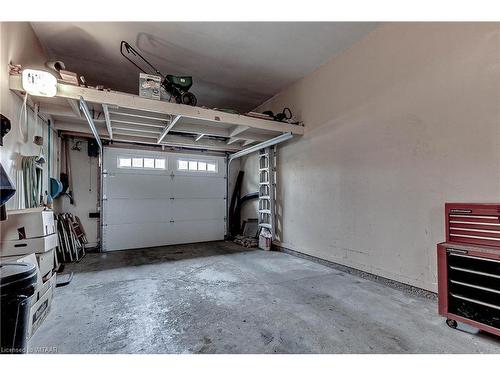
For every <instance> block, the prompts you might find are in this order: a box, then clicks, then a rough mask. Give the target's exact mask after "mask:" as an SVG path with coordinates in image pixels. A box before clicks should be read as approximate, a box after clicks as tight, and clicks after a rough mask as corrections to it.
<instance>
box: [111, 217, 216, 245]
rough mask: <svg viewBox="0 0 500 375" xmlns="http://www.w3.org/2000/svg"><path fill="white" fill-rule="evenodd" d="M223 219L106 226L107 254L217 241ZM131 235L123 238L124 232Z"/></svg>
mask: <svg viewBox="0 0 500 375" xmlns="http://www.w3.org/2000/svg"><path fill="white" fill-rule="evenodd" d="M224 227H225V221H224V220H193V221H180V222H175V223H148V225H146V226H141V227H140V230H138V229H139V227H138V226H137V224H135V223H133V224H109V225H107V226H106V232H107V235H106V243H105V244H104V245H105V246H106V250H107V251H113V250H126V249H138V248H144V247H155V246H165V245H175V244H182V243H194V242H205V241H217V240H223V239H224ZM124 232H125V233H133V234H134V235H133V236H124V235H123V233H124Z"/></svg>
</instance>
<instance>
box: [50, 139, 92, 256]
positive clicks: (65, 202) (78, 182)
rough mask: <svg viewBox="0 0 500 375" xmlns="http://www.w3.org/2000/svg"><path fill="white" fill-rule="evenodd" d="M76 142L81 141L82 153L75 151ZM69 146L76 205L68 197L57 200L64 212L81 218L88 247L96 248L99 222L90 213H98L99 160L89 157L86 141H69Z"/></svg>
mask: <svg viewBox="0 0 500 375" xmlns="http://www.w3.org/2000/svg"><path fill="white" fill-rule="evenodd" d="M76 141H81V143H80V145H79V147H80V151H77V150H73V146H74V145H75V142H76ZM68 145H69V161H70V166H71V178H72V179H73V198H74V202H73V203H74V204H71V203H70V200H69V198H68V197H66V196H64V197H61V198H58V199H57V200H60V201H61V206H60V209H61V210H62V212H70V213H72V214H73V215H76V216H78V217H79V218H80V221H81V222H82V225H83V229H84V230H85V233H86V235H87V240H88V241H89V244H88V245H87V246H88V247H95V246H97V245H98V226H99V220H98V219H96V218H89V213H90V212H97V211H98V206H99V203H98V196H99V194H98V189H99V159H98V158H95V157H92V158H91V157H89V156H88V153H87V140H86V139H82V138H76V139H73V140H69V141H68Z"/></svg>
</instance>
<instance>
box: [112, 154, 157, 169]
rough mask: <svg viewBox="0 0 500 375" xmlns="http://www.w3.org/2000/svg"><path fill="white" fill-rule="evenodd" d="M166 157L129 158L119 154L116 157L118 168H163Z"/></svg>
mask: <svg viewBox="0 0 500 375" xmlns="http://www.w3.org/2000/svg"><path fill="white" fill-rule="evenodd" d="M165 165H166V159H164V158H137V157H136V158H131V157H126V156H120V157H119V158H118V168H133V169H165Z"/></svg>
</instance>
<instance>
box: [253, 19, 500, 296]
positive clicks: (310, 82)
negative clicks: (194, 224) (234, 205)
mask: <svg viewBox="0 0 500 375" xmlns="http://www.w3.org/2000/svg"><path fill="white" fill-rule="evenodd" d="M285 105H286V106H289V107H290V108H292V110H293V111H295V112H296V113H297V114H298V115H299V118H300V119H302V120H303V121H304V122H305V124H306V132H305V135H304V136H303V137H302V139H300V140H297V141H293V142H291V143H289V144H287V145H285V146H280V148H279V153H280V162H279V172H280V179H279V184H280V190H281V200H280V202H278V203H279V204H278V206H279V212H280V216H281V218H280V220H281V221H282V225H281V229H282V244H283V246H285V247H288V248H291V249H294V250H298V251H301V252H304V253H307V254H311V255H314V256H317V257H320V258H324V259H328V260H330V261H333V262H337V263H341V264H345V265H348V266H352V267H355V268H358V269H361V270H365V271H368V272H371V273H374V274H377V275H381V276H384V277H388V278H391V279H394V280H398V281H401V282H403V283H408V284H411V285H415V286H418V287H421V288H425V289H428V290H433V291H436V257H435V252H436V250H435V244H436V243H438V242H441V241H442V240H443V239H444V228H443V226H444V225H443V220H444V219H443V205H444V202H447V201H464V202H468V201H472V202H487V201H494V202H498V201H500V24H498V23H489V24H488V23H392V24H384V25H382V26H380V27H379V28H378V29H376V30H375V31H373V32H372V33H371V34H369V35H368V36H367V37H366V38H365V39H363V40H362V41H360V42H359V43H357V44H356V45H354V46H352V47H351V48H350V49H349V50H347V51H346V52H344V53H342V54H341V55H339V56H337V57H336V58H334V59H333V60H332V61H330V62H329V63H328V64H326V65H324V66H322V67H321V68H319V69H318V70H317V71H315V72H313V73H312V74H310V75H309V76H307V77H305V78H303V79H301V80H300V81H298V82H296V83H295V84H294V85H292V86H291V87H289V88H287V89H286V90H284V91H283V92H281V93H280V94H278V95H277V96H276V97H274V98H272V99H271V100H270V101H268V102H267V103H265V104H264V105H262V106H261V107H259V109H260V110H265V109H272V110H275V111H276V110H281V109H282V108H283V106H285ZM244 163H245V162H244ZM246 163H247V165H249V166H254V163H252V162H248V161H246ZM246 172H247V173H246V174H247V176H248V175H249V174H250V173H256V170H255V168H252V169H251V170H247V171H246ZM252 214H253V215H252V216H255V214H254V213H252Z"/></svg>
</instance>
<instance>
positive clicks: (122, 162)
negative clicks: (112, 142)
mask: <svg viewBox="0 0 500 375" xmlns="http://www.w3.org/2000/svg"><path fill="white" fill-rule="evenodd" d="M131 166H132V160H131V159H130V158H118V167H119V168H130V167H131Z"/></svg>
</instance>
